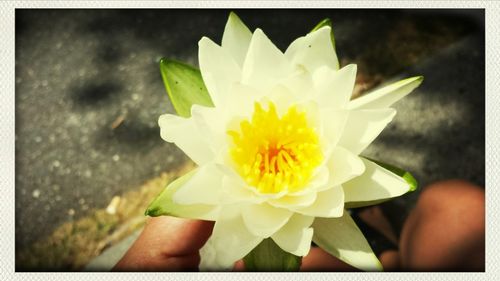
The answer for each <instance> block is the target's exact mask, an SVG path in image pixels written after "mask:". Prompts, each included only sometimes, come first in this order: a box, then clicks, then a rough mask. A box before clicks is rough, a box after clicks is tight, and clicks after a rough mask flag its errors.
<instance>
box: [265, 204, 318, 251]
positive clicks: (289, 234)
mask: <svg viewBox="0 0 500 281" xmlns="http://www.w3.org/2000/svg"><path fill="white" fill-rule="evenodd" d="M313 221H314V218H313V217H309V216H303V215H299V214H294V215H293V216H292V217H291V218H290V220H289V221H288V222H287V224H285V226H283V227H282V228H281V229H280V230H279V231H278V232H276V233H275V234H274V235H273V236H271V238H272V239H273V240H274V242H275V243H276V244H278V246H280V248H281V249H283V250H284V251H286V252H289V253H292V254H294V255H296V256H305V255H307V253H309V249H310V248H311V239H312V236H313V229H312V228H311V227H310V226H311V224H312V223H313Z"/></svg>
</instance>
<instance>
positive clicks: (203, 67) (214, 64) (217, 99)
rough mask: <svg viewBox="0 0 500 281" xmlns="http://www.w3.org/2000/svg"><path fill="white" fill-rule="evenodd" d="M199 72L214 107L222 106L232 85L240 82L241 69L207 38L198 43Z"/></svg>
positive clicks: (224, 51)
mask: <svg viewBox="0 0 500 281" xmlns="http://www.w3.org/2000/svg"><path fill="white" fill-rule="evenodd" d="M198 46H199V50H198V58H199V62H200V71H201V75H202V77H203V81H204V82H205V86H206V87H207V89H208V92H209V94H210V97H211V98H212V101H213V103H214V105H215V106H221V105H224V103H225V101H226V98H227V96H228V95H230V91H229V90H230V88H231V86H232V84H233V83H235V82H238V81H240V79H241V68H240V67H239V66H238V64H237V63H236V62H235V61H234V60H233V58H232V56H231V55H230V54H229V53H228V52H227V51H226V50H225V49H223V48H221V47H220V46H219V45H217V44H215V43H214V42H213V41H212V40H210V39H208V38H207V37H203V38H202V39H201V40H200V41H199V42H198Z"/></svg>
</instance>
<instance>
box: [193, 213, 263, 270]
mask: <svg viewBox="0 0 500 281" xmlns="http://www.w3.org/2000/svg"><path fill="white" fill-rule="evenodd" d="M237 208H238V207H237V206H236V207H234V206H231V207H228V208H225V209H222V210H221V214H222V215H221V218H220V219H219V220H218V221H217V222H216V223H215V226H214V230H213V232H212V236H211V237H210V238H209V239H208V241H207V243H206V244H205V245H204V246H203V248H202V249H201V250H200V256H201V261H200V269H202V270H227V269H230V268H232V266H233V265H234V262H236V261H237V260H239V259H241V258H243V257H244V256H246V255H247V254H248V253H249V252H250V251H251V250H252V249H253V248H255V247H256V246H257V245H258V244H259V243H260V242H261V241H262V240H263V238H262V237H258V236H255V235H253V234H252V233H250V232H249V231H248V229H247V228H246V226H245V224H244V223H243V219H242V218H241V216H240V215H239V214H236V215H234V212H235V211H236V209H237ZM225 215H227V216H225Z"/></svg>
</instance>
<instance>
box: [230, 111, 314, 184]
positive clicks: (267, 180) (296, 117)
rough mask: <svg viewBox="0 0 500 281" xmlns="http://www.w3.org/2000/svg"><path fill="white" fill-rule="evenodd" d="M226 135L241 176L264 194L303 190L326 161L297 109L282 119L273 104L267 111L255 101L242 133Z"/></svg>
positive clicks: (303, 116) (242, 123)
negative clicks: (315, 171) (250, 116)
mask: <svg viewBox="0 0 500 281" xmlns="http://www.w3.org/2000/svg"><path fill="white" fill-rule="evenodd" d="M227 133H228V134H229V135H230V136H231V137H232V139H233V144H234V146H233V147H232V148H231V149H230V152H229V153H230V155H231V158H232V159H233V161H234V162H235V163H236V167H237V170H238V172H239V174H240V175H241V176H242V177H243V179H244V180H245V181H246V182H247V183H248V184H249V185H251V186H253V187H255V188H257V189H258V190H259V191H260V192H262V193H278V192H281V191H297V190H300V189H302V188H304V187H305V185H306V184H307V182H308V181H309V180H310V178H311V176H312V173H313V171H314V168H316V167H317V166H318V165H319V164H320V162H321V161H322V159H323V154H322V152H321V149H320V146H319V139H318V135H317V134H316V131H315V130H314V128H311V127H310V126H309V125H308V123H307V118H306V114H305V113H304V112H300V111H298V110H297V108H296V106H291V107H290V108H289V109H288V111H287V112H286V113H285V114H284V115H283V116H282V117H281V118H280V117H279V116H278V114H277V112H276V108H275V105H274V104H273V103H272V102H270V103H269V109H268V110H267V111H265V110H263V109H262V106H261V104H260V103H257V102H256V103H255V107H254V112H253V115H252V118H251V120H244V121H242V122H241V123H240V131H239V132H237V131H228V132H227Z"/></svg>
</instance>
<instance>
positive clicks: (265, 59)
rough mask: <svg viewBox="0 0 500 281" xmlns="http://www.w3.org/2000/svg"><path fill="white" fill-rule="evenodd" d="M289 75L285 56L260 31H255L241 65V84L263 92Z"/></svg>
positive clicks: (289, 69) (290, 69)
mask: <svg viewBox="0 0 500 281" xmlns="http://www.w3.org/2000/svg"><path fill="white" fill-rule="evenodd" d="M290 73H292V68H291V66H290V63H289V62H288V60H287V59H286V57H285V55H283V53H282V52H281V51H280V50H279V49H278V48H277V47H276V46H275V45H274V44H273V43H272V42H271V41H270V40H269V38H267V36H266V35H265V34H264V32H262V30H260V29H257V30H255V32H254V33H253V36H252V40H251V41H250V46H249V47H248V53H247V57H246V59H245V63H244V65H243V71H242V83H243V84H247V85H250V86H252V87H255V88H256V89H259V90H264V91H265V90H268V89H270V88H271V87H272V86H274V85H275V84H276V82H277V81H279V80H281V79H284V78H286V77H288V76H289V75H290Z"/></svg>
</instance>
